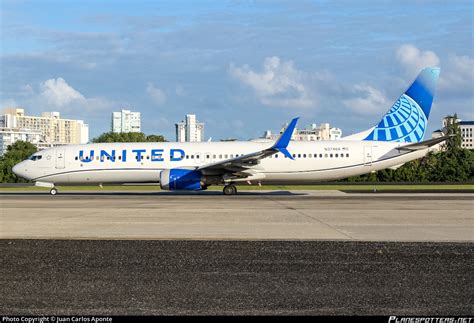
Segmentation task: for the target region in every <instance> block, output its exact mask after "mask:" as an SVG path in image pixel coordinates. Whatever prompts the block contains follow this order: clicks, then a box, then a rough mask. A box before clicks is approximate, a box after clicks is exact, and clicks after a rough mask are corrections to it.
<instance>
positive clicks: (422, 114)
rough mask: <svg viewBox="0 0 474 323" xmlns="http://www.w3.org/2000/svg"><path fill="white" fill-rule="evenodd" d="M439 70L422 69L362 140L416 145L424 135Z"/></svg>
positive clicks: (433, 68)
mask: <svg viewBox="0 0 474 323" xmlns="http://www.w3.org/2000/svg"><path fill="white" fill-rule="evenodd" d="M439 71H440V69H439V68H438V67H430V68H425V69H423V70H422V71H421V72H420V74H419V75H418V77H417V78H416V80H415V81H414V82H413V84H412V85H411V86H410V87H409V88H408V90H406V91H405V93H404V94H402V95H401V96H400V97H399V98H398V100H397V102H395V104H394V105H393V106H392V108H391V109H390V110H389V111H388V112H387V114H386V115H385V116H384V117H383V118H382V120H381V121H380V122H379V123H378V124H377V125H376V126H375V127H374V128H373V129H372V130H371V132H370V133H369V135H368V136H367V137H366V138H365V139H363V140H374V141H398V142H420V141H422V140H423V137H424V136H425V133H426V128H427V124H428V118H429V115H430V110H431V104H432V102H433V95H434V91H435V87H436V82H437V81H438V77H439Z"/></svg>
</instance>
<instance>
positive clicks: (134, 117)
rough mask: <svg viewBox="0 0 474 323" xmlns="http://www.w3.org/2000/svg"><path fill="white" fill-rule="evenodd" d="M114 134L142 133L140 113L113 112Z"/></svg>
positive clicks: (127, 111) (128, 111)
mask: <svg viewBox="0 0 474 323" xmlns="http://www.w3.org/2000/svg"><path fill="white" fill-rule="evenodd" d="M112 132H117V133H120V132H141V118H140V112H132V111H130V110H124V109H122V111H120V112H112Z"/></svg>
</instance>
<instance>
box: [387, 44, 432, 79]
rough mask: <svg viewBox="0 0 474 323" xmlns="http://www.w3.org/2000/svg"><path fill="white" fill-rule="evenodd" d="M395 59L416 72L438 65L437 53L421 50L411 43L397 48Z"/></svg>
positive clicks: (413, 72)
mask: <svg viewBox="0 0 474 323" xmlns="http://www.w3.org/2000/svg"><path fill="white" fill-rule="evenodd" d="M396 57H397V60H398V61H399V63H400V64H402V66H403V67H404V68H405V69H406V70H407V72H409V73H412V74H416V73H418V72H419V71H421V70H422V69H423V68H425V67H431V66H439V63H440V60H439V57H438V55H436V53H434V52H433V51H430V50H426V51H422V50H420V49H418V48H417V47H415V46H414V45H412V44H404V45H402V46H400V47H399V48H398V49H397V52H396Z"/></svg>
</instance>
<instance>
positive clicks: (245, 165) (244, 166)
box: [196, 118, 299, 174]
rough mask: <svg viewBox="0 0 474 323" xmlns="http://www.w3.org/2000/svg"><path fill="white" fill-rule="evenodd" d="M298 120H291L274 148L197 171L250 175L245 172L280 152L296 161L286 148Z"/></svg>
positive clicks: (203, 167) (208, 165)
mask: <svg viewBox="0 0 474 323" xmlns="http://www.w3.org/2000/svg"><path fill="white" fill-rule="evenodd" d="M298 119H299V118H294V119H293V120H291V122H290V124H289V125H288V127H287V128H286V129H285V131H284V132H283V133H282V134H281V136H280V137H279V138H278V140H277V141H276V142H275V144H274V145H273V146H271V147H269V148H266V149H263V150H260V151H256V152H253V153H250V154H246V155H240V156H238V157H235V158H230V159H226V160H223V161H219V162H216V163H211V164H207V165H203V166H200V167H198V168H197V169H196V170H201V171H205V172H232V173H239V172H242V173H243V174H249V173H248V172H247V173H246V172H245V170H248V169H250V168H252V167H254V166H256V165H258V164H259V163H260V160H261V159H263V158H266V157H268V156H271V155H273V154H276V153H278V152H281V153H282V154H283V155H285V156H286V157H288V158H290V159H294V158H293V156H292V155H291V154H290V153H289V152H288V150H287V149H286V148H287V147H288V144H289V142H290V139H291V136H292V134H293V131H294V129H295V127H296V123H297V122H298Z"/></svg>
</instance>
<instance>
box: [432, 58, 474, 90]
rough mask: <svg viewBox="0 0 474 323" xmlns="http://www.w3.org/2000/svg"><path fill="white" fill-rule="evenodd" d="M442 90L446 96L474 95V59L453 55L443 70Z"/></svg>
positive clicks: (440, 83) (441, 78) (440, 84)
mask: <svg viewBox="0 0 474 323" xmlns="http://www.w3.org/2000/svg"><path fill="white" fill-rule="evenodd" d="M439 86H440V90H441V91H443V92H445V94H451V95H467V96H471V97H472V96H473V94H474V59H473V58H471V57H469V56H456V55H451V56H449V58H448V60H447V64H445V65H443V68H442V69H441V77H440V82H439Z"/></svg>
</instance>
